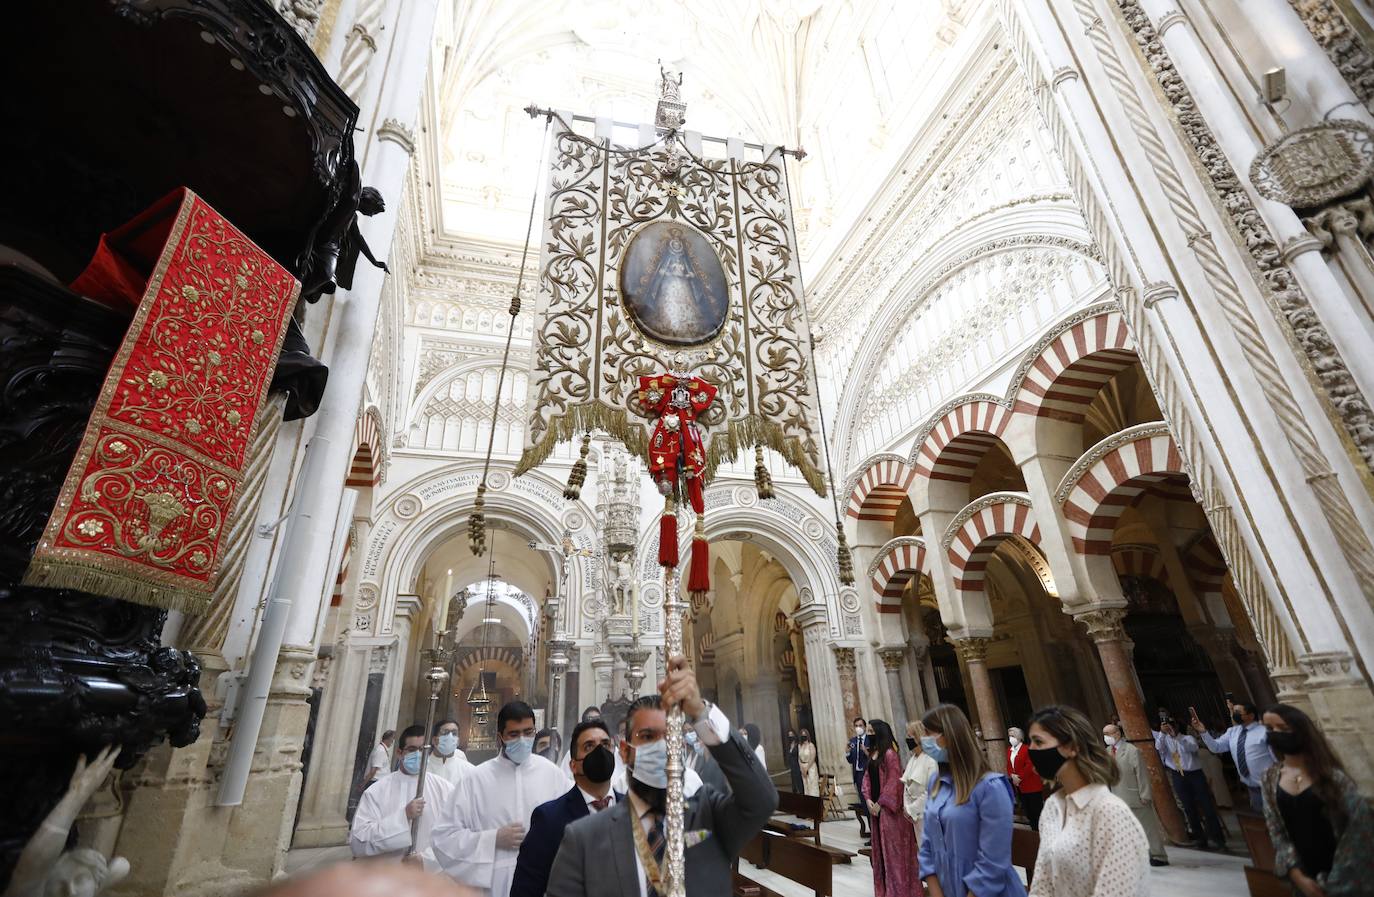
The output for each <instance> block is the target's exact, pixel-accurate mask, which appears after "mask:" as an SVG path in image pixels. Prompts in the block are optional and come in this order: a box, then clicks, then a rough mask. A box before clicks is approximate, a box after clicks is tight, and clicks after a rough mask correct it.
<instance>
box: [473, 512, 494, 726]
mask: <svg viewBox="0 0 1374 897" xmlns="http://www.w3.org/2000/svg"><path fill="white" fill-rule="evenodd" d="M487 557H488V562H487V602H486V607H485V608H483V611H482V617H483V619H482V645H481V647H480V648H479V649H478V652H477V681H476V682H474V683H473V684H472V688H471V689H469V690H468V701H467V704H468V707H470V708H471V709H472V720H473V722H475V723H476V724H477V725H479V726H485V725H486V724H487V719H488V717H489V715H490V714H491V695H490V694H488V693H487V681H486V678H487V677H486V664H487V628H488V625H489V623H488V621H489V620H491V619H492V607H493V605H494V604H495V601H496V539H495V538H493V539H492V545H491V548H490V549H489V550H488V553H487Z"/></svg>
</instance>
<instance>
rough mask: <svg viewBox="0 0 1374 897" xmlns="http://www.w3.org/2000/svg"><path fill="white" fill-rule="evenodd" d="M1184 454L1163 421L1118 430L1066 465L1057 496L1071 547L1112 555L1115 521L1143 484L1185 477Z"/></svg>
mask: <svg viewBox="0 0 1374 897" xmlns="http://www.w3.org/2000/svg"><path fill="white" fill-rule="evenodd" d="M1186 475H1187V474H1186V472H1185V471H1184V469H1183V457H1182V456H1181V455H1180V454H1179V452H1178V448H1177V446H1175V445H1174V441H1173V439H1172V438H1171V437H1170V436H1169V431H1168V429H1167V428H1166V427H1165V426H1164V424H1162V423H1152V424H1140V425H1139V426H1135V427H1130V428H1128V429H1125V430H1122V431H1121V432H1120V433H1117V434H1116V435H1114V436H1110V437H1108V438H1107V439H1104V440H1102V442H1100V443H1098V444H1097V445H1095V446H1093V447H1092V448H1091V449H1089V450H1088V451H1087V453H1086V454H1084V456H1083V457H1082V458H1080V459H1079V460H1078V462H1077V463H1076V464H1074V466H1073V467H1072V468H1071V469H1070V470H1069V473H1068V475H1067V476H1065V478H1064V481H1063V482H1062V483H1060V485H1059V489H1058V491H1057V492H1056V498H1058V499H1059V501H1060V502H1061V503H1062V504H1063V508H1064V517H1065V519H1066V520H1067V521H1068V524H1069V534H1070V535H1071V536H1072V537H1073V546H1074V548H1075V549H1077V550H1078V551H1079V552H1080V553H1081V554H1103V555H1105V554H1110V553H1111V550H1112V534H1113V532H1114V531H1115V530H1116V523H1117V520H1118V519H1120V517H1121V513H1122V512H1123V511H1124V510H1126V508H1127V507H1129V506H1130V505H1132V504H1134V503H1135V502H1136V500H1137V499H1139V498H1140V496H1141V494H1142V493H1144V492H1145V491H1146V490H1147V489H1151V488H1155V487H1157V486H1162V485H1165V484H1169V483H1172V482H1176V481H1178V480H1179V479H1181V478H1183V477H1186Z"/></svg>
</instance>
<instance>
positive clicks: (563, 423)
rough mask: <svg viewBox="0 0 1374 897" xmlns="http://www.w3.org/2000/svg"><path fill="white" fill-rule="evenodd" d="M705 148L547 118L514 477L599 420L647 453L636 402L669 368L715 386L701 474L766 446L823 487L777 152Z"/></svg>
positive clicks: (649, 416) (682, 139)
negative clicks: (618, 142)
mask: <svg viewBox="0 0 1374 897" xmlns="http://www.w3.org/2000/svg"><path fill="white" fill-rule="evenodd" d="M607 125H608V126H609V123H607ZM607 132H608V131H607ZM700 149H701V148H700V142H699V140H696V139H694V138H692V137H691V136H689V135H686V134H683V133H681V132H673V133H672V135H671V136H662V137H660V140H659V142H657V143H654V144H652V145H650V146H646V147H643V148H639V149H627V148H624V147H617V146H613V145H612V144H611V142H610V141H609V140H608V139H604V138H603V139H595V138H593V137H589V136H586V135H583V134H580V133H578V132H577V131H576V130H575V128H574V126H573V125H572V124H569V122H568V121H567V120H565V119H564V118H563V117H561V116H558V115H554V117H553V133H552V143H551V146H550V153H549V158H550V167H549V173H548V177H549V182H548V183H549V186H548V191H547V192H548V199H547V208H546V214H545V220H544V232H543V243H542V254H541V258H540V280H539V303H538V309H539V310H538V318H537V324H536V330H535V335H534V340H535V348H534V358H533V367H534V380H535V384H534V387H535V388H534V390H533V391H534V397H533V407H532V409H531V414H530V423H529V428H528V430H527V434H526V442H525V447H524V454H523V456H522V457H521V459H520V463H519V465H518V466H517V473H523V472H525V471H527V470H529V469H531V468H533V467H535V466H536V465H538V464H539V463H541V462H542V461H543V460H544V459H545V458H547V457H548V456H549V453H550V452H551V451H552V450H553V447H554V446H555V445H556V444H557V443H558V442H562V441H567V440H570V439H572V438H574V435H575V434H576V433H578V432H582V431H586V430H590V429H602V430H605V431H607V432H608V433H610V434H611V435H612V436H614V437H616V438H617V439H619V440H620V441H621V442H623V443H624V444H625V445H626V447H627V448H629V449H630V450H631V451H633V452H635V453H636V454H641V455H642V454H643V453H644V452H645V451H646V450H647V449H648V442H649V428H650V427H652V426H654V425H655V422H656V421H657V419H658V417H659V414H658V413H657V412H656V411H655V409H653V408H649V407H645V406H644V405H642V404H641V403H640V402H639V395H640V379H641V378H643V377H652V376H654V375H656V374H659V373H662V372H663V371H669V372H672V373H673V374H674V375H675V376H677V377H679V378H681V379H684V380H686V379H690V378H691V377H699V378H700V379H701V380H702V381H704V382H706V383H709V384H711V385H712V386H714V387H716V389H718V390H719V394H718V397H717V399H716V401H714V402H713V403H711V406H710V407H709V408H708V409H706V410H705V412H704V413H703V414H702V415H701V417H700V418H699V419H698V422H699V423H700V425H701V426H702V427H703V429H705V430H707V431H708V432H709V440H708V441H707V452H706V454H707V457H706V463H705V465H704V472H703V476H704V477H705V478H707V479H709V478H710V476H711V473H712V472H713V471H714V470H715V469H716V467H717V465H719V464H720V463H721V462H722V461H726V460H731V459H734V458H736V457H737V456H738V455H739V453H740V452H741V451H743V450H745V449H748V448H752V447H754V446H766V447H768V448H771V449H773V450H774V451H776V452H778V453H779V454H780V455H782V457H783V458H784V459H785V460H786V461H787V462H788V463H789V464H791V465H792V466H793V467H795V468H797V470H798V471H799V472H800V473H801V475H802V476H803V477H804V478H805V479H806V481H807V482H808V483H809V484H810V485H811V486H812V487H813V488H814V489H815V490H816V492H817V493H819V494H821V495H824V494H825V481H824V477H823V476H822V474H821V468H822V466H823V464H822V458H821V454H820V452H821V439H820V427H819V418H818V410H817V393H816V387H815V377H814V372H813V371H812V370H811V353H810V346H809V341H810V333H809V325H808V322H807V320H806V316H805V314H804V311H803V303H802V295H801V272H800V268H799V264H798V258H797V250H796V237H795V233H794V225H793V221H792V208H791V200H790V198H789V196H788V193H787V181H786V172H785V171H784V167H783V153H782V151H781V150H779V149H777V148H771V149H768V150H767V151H765V152H762V153H758V154H757V156H758V158H756V159H746V158H744V156H743V151H742V150H739V151H735V150H734V149H733V148H732V151H731V152H730V154H729V156H730V157H729V158H725V159H711V158H704V157H703V156H702V155H701V152H700Z"/></svg>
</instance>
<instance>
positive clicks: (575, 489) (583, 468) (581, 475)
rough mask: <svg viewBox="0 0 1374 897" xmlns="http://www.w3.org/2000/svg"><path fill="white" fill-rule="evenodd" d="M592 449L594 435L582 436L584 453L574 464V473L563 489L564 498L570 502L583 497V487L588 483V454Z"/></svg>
mask: <svg viewBox="0 0 1374 897" xmlns="http://www.w3.org/2000/svg"><path fill="white" fill-rule="evenodd" d="M591 447H592V434H591V433H584V434H582V453H581V454H580V455H579V456H578V458H577V462H576V463H574V464H573V468H572V471H571V472H569V474H568V485H567V486H566V487H564V489H563V497H564V498H566V499H567V500H568V501H577V500H578V499H579V498H581V497H582V485H583V484H584V483H586V482H587V453H588V452H589V451H590V450H591Z"/></svg>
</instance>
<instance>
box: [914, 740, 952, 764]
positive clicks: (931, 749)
mask: <svg viewBox="0 0 1374 897" xmlns="http://www.w3.org/2000/svg"><path fill="white" fill-rule="evenodd" d="M921 750H923V751H925V752H926V753H927V754H929V755H930V759H932V760H934V761H935V762H936V763H948V762H949V752H948V751H946V750H945V749H944V748H942V747H940V745H938V744H936V743H935V736H934V735H927V736H926V737H925V738H922V739H921Z"/></svg>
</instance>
